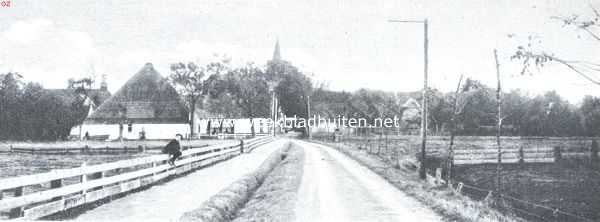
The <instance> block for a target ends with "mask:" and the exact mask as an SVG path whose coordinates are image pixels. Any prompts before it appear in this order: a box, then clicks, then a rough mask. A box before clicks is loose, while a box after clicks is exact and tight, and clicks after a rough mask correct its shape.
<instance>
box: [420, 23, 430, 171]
mask: <svg viewBox="0 0 600 222" xmlns="http://www.w3.org/2000/svg"><path fill="white" fill-rule="evenodd" d="M423 24H424V33H425V35H424V38H425V41H424V42H425V43H424V44H425V45H424V47H425V52H424V59H425V65H424V72H423V102H422V103H423V104H422V108H421V164H420V168H419V177H420V178H421V179H422V180H425V179H427V175H426V171H425V161H426V160H427V157H426V155H425V150H426V142H427V71H428V70H427V69H428V48H429V38H428V34H427V32H428V21H427V19H425V21H423Z"/></svg>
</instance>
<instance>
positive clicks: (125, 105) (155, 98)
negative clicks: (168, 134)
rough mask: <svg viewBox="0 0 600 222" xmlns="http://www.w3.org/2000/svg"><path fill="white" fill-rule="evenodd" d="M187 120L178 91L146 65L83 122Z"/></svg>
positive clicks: (175, 121)
mask: <svg viewBox="0 0 600 222" xmlns="http://www.w3.org/2000/svg"><path fill="white" fill-rule="evenodd" d="M188 119H189V117H188V111H187V109H186V107H185V106H184V104H183V101H181V98H180V97H179V94H178V93H177V91H176V90H175V89H174V88H173V86H171V85H170V84H169V82H168V81H167V79H166V78H164V77H162V76H161V75H160V74H159V73H158V72H157V71H156V70H155V69H154V67H153V66H152V64H151V63H147V64H146V65H144V67H143V68H142V70H140V71H139V72H138V73H137V74H135V75H134V76H133V77H131V79H129V80H128V81H127V83H125V85H123V86H122V87H121V89H119V91H117V92H116V93H115V94H114V95H113V96H112V97H110V98H109V99H108V100H106V101H105V102H104V103H102V105H100V107H98V109H97V110H96V111H94V113H92V115H91V116H90V117H88V118H87V119H86V120H85V121H84V122H85V123H105V124H116V123H119V121H125V120H126V121H129V122H133V123H188Z"/></svg>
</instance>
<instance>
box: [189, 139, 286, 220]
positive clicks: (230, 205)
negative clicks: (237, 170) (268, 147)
mask: <svg viewBox="0 0 600 222" xmlns="http://www.w3.org/2000/svg"><path fill="white" fill-rule="evenodd" d="M288 150H289V145H286V146H284V147H282V148H279V149H278V150H277V151H275V152H274V153H272V154H271V155H270V156H269V157H268V158H267V159H266V160H265V161H264V162H263V163H262V164H261V165H260V167H259V168H258V169H257V170H256V171H254V172H252V173H249V174H246V175H244V176H243V177H242V178H240V179H238V180H237V181H235V182H234V183H232V184H230V185H229V186H228V187H226V188H225V189H223V190H221V191H220V192H219V193H217V194H216V195H214V196H212V197H211V198H210V199H209V200H207V201H206V202H204V203H202V205H201V206H200V207H199V208H197V209H195V210H192V211H189V212H186V213H184V215H183V216H181V217H180V218H179V221H213V222H216V221H231V220H233V219H234V218H235V216H236V213H237V212H238V211H239V210H240V209H241V208H242V207H243V206H244V205H245V204H246V203H247V202H248V200H250V198H251V197H252V194H253V193H254V192H255V191H256V190H257V189H258V187H260V185H261V184H262V183H263V181H264V180H265V178H266V177H267V175H269V173H270V172H271V171H272V170H273V169H274V168H275V167H276V166H277V165H278V164H279V163H280V162H281V161H282V159H283V158H284V157H285V154H286V153H287V152H288Z"/></svg>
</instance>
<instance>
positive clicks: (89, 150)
mask: <svg viewBox="0 0 600 222" xmlns="http://www.w3.org/2000/svg"><path fill="white" fill-rule="evenodd" d="M207 146H208V145H201V146H194V147H191V146H183V149H184V150H186V149H190V148H201V147H207ZM163 148H164V146H162V145H161V146H157V145H154V146H146V145H139V146H137V147H128V146H123V147H108V146H107V147H90V146H84V147H81V148H77V147H75V148H30V147H18V146H10V149H9V151H8V152H11V153H27V154H47V155H64V154H119V153H143V152H147V151H150V152H160V151H161V150H162V149H163Z"/></svg>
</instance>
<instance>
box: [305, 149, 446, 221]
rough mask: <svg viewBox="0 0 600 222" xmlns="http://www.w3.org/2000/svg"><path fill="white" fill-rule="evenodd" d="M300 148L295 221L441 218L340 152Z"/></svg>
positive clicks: (439, 219) (418, 219)
mask: <svg viewBox="0 0 600 222" xmlns="http://www.w3.org/2000/svg"><path fill="white" fill-rule="evenodd" d="M296 142H297V143H298V144H300V145H301V146H303V147H304V152H305V155H306V156H305V161H304V163H305V165H304V175H303V177H302V182H301V185H300V190H299V193H298V198H299V199H298V202H297V204H296V219H297V220H298V221H442V219H441V217H440V216H439V215H437V214H436V213H435V212H433V211H432V210H431V209H429V208H427V207H426V206H424V205H423V204H421V203H420V202H418V201H417V200H415V199H413V198H411V197H409V196H407V195H406V194H404V193H403V192H402V191H400V190H398V189H396V188H395V187H394V186H393V185H391V184H390V183H388V182H387V181H385V180H384V179H383V178H381V177H380V176H378V175H377V174H375V173H374V172H372V171H370V170H369V169H367V168H365V167H363V166H362V165H360V164H359V163H357V162H356V161H354V160H352V159H350V158H348V157H346V156H345V155H344V154H342V153H340V152H338V151H336V150H334V149H333V148H330V147H326V146H323V145H319V144H314V143H308V142H303V141H296Z"/></svg>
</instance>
